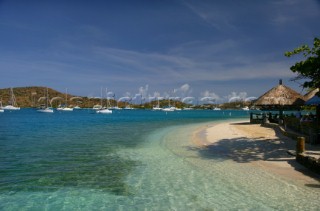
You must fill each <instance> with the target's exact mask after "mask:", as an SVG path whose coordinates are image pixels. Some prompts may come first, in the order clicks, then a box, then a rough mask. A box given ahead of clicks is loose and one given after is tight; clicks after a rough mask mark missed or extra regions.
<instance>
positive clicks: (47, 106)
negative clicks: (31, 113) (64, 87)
mask: <svg viewBox="0 0 320 211" xmlns="http://www.w3.org/2000/svg"><path fill="white" fill-rule="evenodd" d="M42 98H43V97H42ZM44 98H45V99H46V104H45V106H44V107H42V108H40V109H39V110H37V111H38V112H41V113H53V109H52V107H49V94H48V88H47V91H46V97H44Z"/></svg>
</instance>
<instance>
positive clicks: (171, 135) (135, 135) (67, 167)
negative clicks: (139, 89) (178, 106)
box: [0, 109, 320, 210]
mask: <svg viewBox="0 0 320 211" xmlns="http://www.w3.org/2000/svg"><path fill="white" fill-rule="evenodd" d="M248 115H249V113H248V112H246V111H175V112H168V113H165V112H162V111H145V110H119V111H114V113H113V114H106V115H103V114H95V113H93V112H92V111H91V110H76V111H73V112H55V113H53V114H46V113H37V112H36V111H35V110H33V109H22V110H21V111H14V112H4V113H1V114H0V119H1V122H0V210H230V209H231V210H302V209H303V210H305V209H306V208H307V209H308V210H317V209H319V205H318V199H319V196H320V193H319V192H320V191H319V189H315V188H312V187H307V186H299V184H296V183H295V182H294V181H285V180H283V179H279V178H278V177H275V176H274V175H272V174H268V173H266V172H263V171H262V170H259V169H257V168H253V167H252V166H250V165H248V166H245V165H238V164H237V163H236V162H234V161H231V160H228V159H223V158H219V157H216V158H213V159H208V158H206V157H203V156H201V153H199V150H198V149H197V148H195V147H194V146H192V144H191V140H190V139H191V136H192V132H193V131H194V130H195V129H196V128H199V127H200V126H201V125H205V124H208V122H210V124H212V123H214V122H218V121H221V120H226V119H237V118H248Z"/></svg>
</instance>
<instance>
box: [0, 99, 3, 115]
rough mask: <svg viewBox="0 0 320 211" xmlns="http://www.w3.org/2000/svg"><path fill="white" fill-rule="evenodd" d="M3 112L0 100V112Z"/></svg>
mask: <svg viewBox="0 0 320 211" xmlns="http://www.w3.org/2000/svg"><path fill="white" fill-rule="evenodd" d="M2 112H4V110H3V108H2V100H0V113H2Z"/></svg>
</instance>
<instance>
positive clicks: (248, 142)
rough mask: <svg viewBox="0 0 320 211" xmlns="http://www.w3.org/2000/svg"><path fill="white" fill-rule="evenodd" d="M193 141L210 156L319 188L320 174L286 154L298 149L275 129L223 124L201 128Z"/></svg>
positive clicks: (244, 124)
mask: <svg viewBox="0 0 320 211" xmlns="http://www.w3.org/2000/svg"><path fill="white" fill-rule="evenodd" d="M193 142H194V144H196V145H197V146H198V147H203V148H206V149H207V151H208V152H209V153H212V154H220V155H221V156H225V157H227V158H228V159H231V160H233V161H235V162H237V163H239V164H240V165H254V166H256V167H257V168H262V169H263V170H264V171H266V173H272V174H274V175H277V176H281V177H283V178H284V179H288V180H295V181H298V182H301V183H302V184H305V185H315V186H319V181H320V177H319V175H317V174H314V173H312V172H310V171H309V170H308V169H306V168H305V167H304V166H302V165H300V164H299V163H297V162H296V160H295V157H294V156H292V155H289V154H288V153H287V150H295V141H294V140H292V139H289V138H288V137H286V136H284V135H282V134H280V133H276V132H275V130H274V129H271V128H266V127H262V126H260V125H257V124H249V122H246V121H234V122H223V123H217V124H212V125H207V126H205V127H202V128H199V129H198V130H197V131H195V133H194V136H193Z"/></svg>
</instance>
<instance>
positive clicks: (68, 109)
mask: <svg viewBox="0 0 320 211" xmlns="http://www.w3.org/2000/svg"><path fill="white" fill-rule="evenodd" d="M65 101H66V103H65V105H64V106H61V107H58V108H57V110H58V111H73V108H70V107H68V89H66V99H65Z"/></svg>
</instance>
